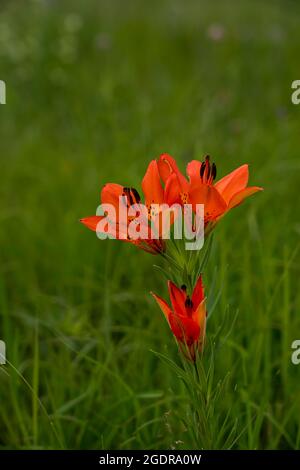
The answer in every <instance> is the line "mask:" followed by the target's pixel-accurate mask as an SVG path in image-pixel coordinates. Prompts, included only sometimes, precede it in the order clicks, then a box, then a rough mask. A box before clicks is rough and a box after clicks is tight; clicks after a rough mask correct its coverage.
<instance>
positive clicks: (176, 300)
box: [168, 281, 187, 316]
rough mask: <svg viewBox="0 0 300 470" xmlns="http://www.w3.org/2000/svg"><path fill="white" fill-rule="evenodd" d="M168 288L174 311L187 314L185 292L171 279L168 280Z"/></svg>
mask: <svg viewBox="0 0 300 470" xmlns="http://www.w3.org/2000/svg"><path fill="white" fill-rule="evenodd" d="M168 288H169V295H170V300H171V304H172V307H173V310H174V312H175V313H176V314H178V315H183V316H184V315H187V313H186V307H185V300H186V293H185V292H184V291H183V290H181V289H179V287H177V286H176V285H175V284H174V282H172V281H168Z"/></svg>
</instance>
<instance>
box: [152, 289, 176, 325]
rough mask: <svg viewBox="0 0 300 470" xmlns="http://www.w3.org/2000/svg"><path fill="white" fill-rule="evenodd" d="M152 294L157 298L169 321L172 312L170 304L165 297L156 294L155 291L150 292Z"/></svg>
mask: <svg viewBox="0 0 300 470" xmlns="http://www.w3.org/2000/svg"><path fill="white" fill-rule="evenodd" d="M150 294H151V295H152V296H153V297H154V298H155V300H156V302H157V303H158V305H159V307H160V309H161V311H162V312H163V314H164V315H165V317H166V319H167V321H168V322H169V316H170V314H171V313H172V310H171V308H170V307H169V305H168V304H167V302H166V301H165V300H164V299H162V298H161V297H160V296H159V295H156V294H154V293H153V292H150Z"/></svg>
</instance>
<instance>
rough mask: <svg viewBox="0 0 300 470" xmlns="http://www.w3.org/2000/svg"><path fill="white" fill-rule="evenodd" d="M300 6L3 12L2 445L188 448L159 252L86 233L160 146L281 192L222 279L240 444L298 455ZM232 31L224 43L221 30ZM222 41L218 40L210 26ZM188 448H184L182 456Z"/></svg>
mask: <svg viewBox="0 0 300 470" xmlns="http://www.w3.org/2000/svg"><path fill="white" fill-rule="evenodd" d="M299 13H300V10H299V6H298V5H297V4H296V2H292V1H281V2H279V1H278V2H276V1H269V2H267V1H266V0H265V1H264V2H259V1H250V0H249V1H245V2H239V1H233V0H231V1H226V2H223V1H215V2H208V1H207V2H206V1H189V2H181V1H179V0H175V1H174V0H172V1H171V0H167V1H162V0H157V1H156V0H155V1H152V2H147V1H137V0H136V1H128V2H123V1H121V0H119V1H108V0H107V1H96V0H95V1H86V2H79V1H72V2H71V1H59V2H55V1H47V2H46V1H44V2H42V1H40V2H38V1H30V2H26V5H24V4H23V2H17V1H9V2H5V1H2V2H1V18H0V74H1V76H0V79H2V80H5V81H6V86H7V104H6V105H5V106H0V133H1V184H0V201H1V202H0V204H1V205H0V220H1V231H0V339H3V340H4V341H5V342H6V346H7V358H8V360H9V365H7V366H5V367H3V366H1V368H0V446H1V448H17V449H24V448H26V449H29V448H43V449H44V448H61V447H62V448H76V449H77V448H78V449H79V448H81V449H83V448H87V449H92V448H109V449H115V448H120V449H134V448H145V449H152V448H171V447H176V448H191V447H193V442H192V440H190V438H189V433H188V432H186V430H185V429H184V427H183V426H182V424H181V423H180V419H179V416H180V415H181V414H182V413H183V410H184V403H185V394H184V390H183V387H182V385H181V384H180V383H179V381H178V379H177V377H176V374H174V373H173V371H172V370H171V369H168V368H167V367H166V365H165V364H164V363H163V362H162V361H160V360H159V358H158V357H157V356H156V355H155V354H153V353H152V352H151V350H155V351H158V352H161V353H163V354H166V353H167V354H168V355H169V357H172V358H173V359H175V360H178V356H177V350H176V345H175V343H174V341H173V338H172V337H171V334H170V332H169V330H168V327H167V325H166V322H165V321H163V318H162V315H161V313H160V311H159V310H158V308H157V306H156V304H155V303H154V301H153V299H152V298H151V297H150V295H149V291H150V290H153V291H155V292H158V293H160V294H162V295H166V286H165V285H164V283H163V281H162V278H161V276H160V275H159V273H158V272H155V271H154V270H153V264H154V263H157V262H159V260H158V259H157V258H154V257H151V256H150V255H147V254H146V253H143V252H140V251H138V250H136V249H135V248H134V247H133V246H128V245H127V244H122V243H121V242H120V243H118V242H113V241H103V242H101V241H99V240H98V239H97V238H96V237H95V236H94V235H93V234H92V232H90V231H88V230H87V229H86V228H85V227H83V226H82V225H80V224H79V223H78V219H79V218H80V217H83V216H88V215H92V214H94V213H95V210H96V206H97V205H98V202H99V192H100V188H101V186H102V185H103V184H104V183H105V182H119V183H122V184H124V185H125V184H126V185H128V186H135V187H137V188H138V189H140V181H141V178H142V176H143V174H144V172H145V169H146V167H147V164H148V162H149V161H150V160H151V159H153V158H155V157H157V156H158V155H159V154H160V153H162V152H169V153H170V154H172V155H173V156H174V157H176V158H177V159H178V161H179V164H180V167H181V169H182V171H183V170H184V167H185V165H186V163H187V162H188V161H189V160H191V159H193V158H202V156H203V154H205V153H209V154H210V155H211V156H212V158H213V160H214V161H215V162H216V163H217V167H218V176H219V177H220V176H222V175H225V174H226V173H227V172H228V171H230V170H231V169H233V168H235V167H237V166H238V165H240V164H242V163H245V162H247V163H249V164H250V174H251V183H253V184H257V185H261V186H263V187H264V188H265V191H264V192H263V193H260V194H258V195H256V196H253V198H252V199H251V200H249V201H247V202H246V203H245V204H244V205H242V206H240V207H239V208H237V209H235V210H234V211H232V212H231V213H230V214H228V215H227V216H226V218H225V219H224V220H223V221H222V222H221V223H220V225H219V226H218V227H217V229H216V233H215V235H216V236H215V239H216V244H215V251H214V253H213V255H212V257H211V259H210V268H209V270H208V271H207V272H206V273H205V284H206V286H207V290H208V291H209V289H210V286H211V284H212V280H213V277H214V270H215V268H216V269H217V276H218V279H220V283H221V284H222V294H221V298H220V301H219V303H218V306H217V308H216V309H215V311H214V312H213V315H212V317H211V320H210V321H209V324H208V337H210V335H212V334H213V333H214V332H215V331H216V330H217V328H218V325H219V323H220V322H222V321H223V318H224V316H225V315H226V316H227V321H229V324H230V322H231V320H233V319H234V317H235V314H236V311H237V310H238V312H239V313H238V317H237V320H236V322H235V324H234V325H233V328H232V331H231V334H230V336H229V337H228V339H227V341H226V342H225V344H224V345H223V347H222V350H220V352H219V353H218V354H216V357H215V369H216V370H215V376H216V380H217V381H218V380H222V379H223V378H224V376H225V375H226V374H227V372H229V373H230V376H229V385H228V388H227V391H226V393H224V396H223V397H222V400H221V402H220V405H219V406H220V408H219V409H218V410H216V413H218V414H222V413H227V412H228V411H230V417H231V419H232V421H233V422H235V421H236V423H237V424H236V426H237V436H238V439H237V441H236V443H235V447H236V448H238V449H262V448H263V449H273V448H276V449H278V448H299V447H300V426H299V424H300V423H299V419H300V418H299V417H300V402H299V392H300V384H299V373H300V366H298V367H297V366H294V365H292V364H291V360H290V355H291V348H290V345H291V343H292V341H293V340H294V339H299V337H300V295H299V289H298V283H299V274H300V273H299V253H298V252H297V251H296V249H297V246H298V245H299V232H300V222H299V210H297V209H298V206H299V183H300V165H299V119H300V106H299V107H297V106H294V105H292V104H291V99H290V95H291V88H290V87H291V82H292V81H293V80H295V79H299V78H300V77H299V47H298V44H299V40H300V31H299V24H298V23H299V21H298V18H299ZM216 23H217V24H220V25H221V26H222V28H223V31H224V35H223V37H222V38H221V40H219V41H215V40H213V39H212V38H211V25H212V24H216ZM209 32H210V33H209ZM178 441H182V442H183V444H180V443H179V442H178Z"/></svg>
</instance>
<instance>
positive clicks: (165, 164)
mask: <svg viewBox="0 0 300 470" xmlns="http://www.w3.org/2000/svg"><path fill="white" fill-rule="evenodd" d="M157 165H158V171H159V174H160V177H161V179H162V180H163V182H164V183H166V181H167V179H168V177H169V176H170V175H171V174H172V173H175V174H176V175H177V177H178V181H179V184H180V186H181V189H182V190H185V189H186V185H187V180H186V178H185V177H184V175H183V174H182V173H181V172H180V171H179V169H178V166H177V163H176V161H175V160H174V158H173V157H171V155H168V154H167V153H163V154H162V155H161V156H160V157H159V159H158V162H157Z"/></svg>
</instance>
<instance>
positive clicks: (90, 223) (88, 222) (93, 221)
mask: <svg viewBox="0 0 300 470" xmlns="http://www.w3.org/2000/svg"><path fill="white" fill-rule="evenodd" d="M103 218H104V217H103V216H98V215H92V216H91V217H85V218H83V219H80V222H81V223H82V224H84V225H85V226H86V227H87V228H89V229H90V230H93V231H94V232H96V230H97V225H98V223H99V222H100V220H102V219H103Z"/></svg>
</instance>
